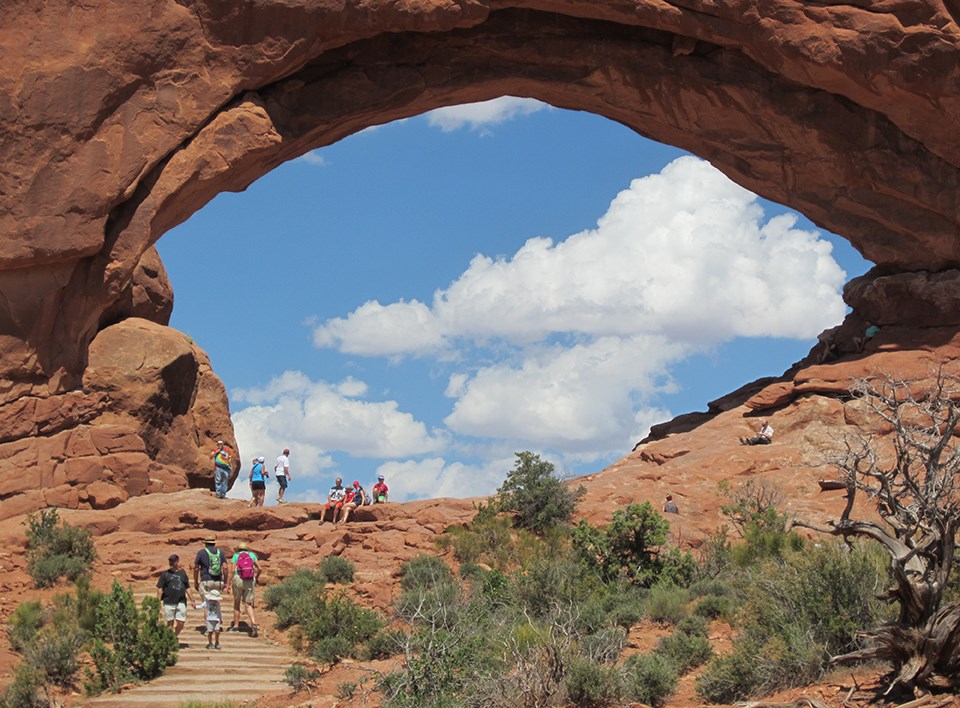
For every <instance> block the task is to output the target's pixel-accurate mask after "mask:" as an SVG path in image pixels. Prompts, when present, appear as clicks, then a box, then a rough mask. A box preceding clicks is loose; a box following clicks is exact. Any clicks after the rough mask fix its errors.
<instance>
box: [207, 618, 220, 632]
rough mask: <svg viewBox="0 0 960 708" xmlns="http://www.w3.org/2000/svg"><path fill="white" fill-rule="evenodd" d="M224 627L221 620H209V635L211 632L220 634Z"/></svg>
mask: <svg viewBox="0 0 960 708" xmlns="http://www.w3.org/2000/svg"><path fill="white" fill-rule="evenodd" d="M222 626H223V622H221V621H220V620H207V634H209V633H210V632H219V631H220V628H221V627H222Z"/></svg>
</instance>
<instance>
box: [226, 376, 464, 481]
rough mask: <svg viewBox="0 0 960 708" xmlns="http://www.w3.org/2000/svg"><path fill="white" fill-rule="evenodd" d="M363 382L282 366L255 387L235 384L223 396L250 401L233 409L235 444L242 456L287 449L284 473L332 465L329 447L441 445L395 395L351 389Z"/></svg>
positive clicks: (380, 450)
mask: <svg viewBox="0 0 960 708" xmlns="http://www.w3.org/2000/svg"><path fill="white" fill-rule="evenodd" d="M365 393H366V385H365V384H363V382H360V381H357V380H356V379H353V378H348V379H345V380H344V381H341V382H340V383H338V384H330V383H327V382H325V381H313V380H311V379H310V378H309V377H308V376H306V375H305V374H303V373H302V372H297V371H294V372H290V371H288V372H285V373H284V374H282V375H281V376H278V377H276V378H274V379H273V380H272V381H270V383H268V384H267V385H266V386H263V387H260V388H250V389H237V390H234V391H233V392H232V393H231V400H233V401H235V402H237V403H249V404H252V405H250V406H248V407H247V408H244V409H243V410H240V411H239V412H237V413H235V414H234V415H233V425H234V432H235V434H236V437H237V444H238V445H239V447H240V450H241V452H242V454H243V456H244V459H245V460H247V461H249V459H250V458H251V457H253V456H257V455H264V456H265V457H267V461H268V462H269V463H272V462H273V460H275V459H276V456H277V455H278V454H280V451H281V450H282V449H283V448H285V447H289V448H290V449H291V468H292V469H291V473H292V475H293V477H294V479H296V478H297V477H298V474H299V476H303V475H306V476H311V475H317V474H320V473H325V472H326V471H327V470H329V469H330V468H331V467H333V460H332V457H331V456H330V453H331V452H333V451H340V452H346V453H348V454H350V455H353V456H354V457H374V458H381V459H386V458H396V457H407V456H413V455H423V454H429V453H436V452H439V451H441V450H443V449H444V447H445V446H446V440H445V436H444V434H443V433H442V432H441V433H436V432H434V431H430V430H428V429H427V426H426V425H424V423H423V422H421V421H418V420H416V419H415V418H414V417H413V416H412V415H411V414H409V413H405V412H403V411H401V410H400V409H399V406H398V404H397V402H396V401H366V400H361V399H359V398H358V397H359V396H362V395H364V394H365Z"/></svg>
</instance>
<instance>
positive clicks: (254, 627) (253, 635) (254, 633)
mask: <svg viewBox="0 0 960 708" xmlns="http://www.w3.org/2000/svg"><path fill="white" fill-rule="evenodd" d="M258 634H260V632H259V630H258V629H257V625H253V629H251V630H250V636H251V637H256V636H257V635H258Z"/></svg>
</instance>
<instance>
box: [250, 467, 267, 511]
mask: <svg viewBox="0 0 960 708" xmlns="http://www.w3.org/2000/svg"><path fill="white" fill-rule="evenodd" d="M264 462H265V460H264V459H263V458H262V457H255V458H254V459H253V466H252V467H251V468H250V493H251V494H252V495H253V496H252V498H251V499H250V506H263V498H264V496H266V493H267V477H268V476H269V473H268V472H267V471H266V470H265V469H264V466H263V463H264Z"/></svg>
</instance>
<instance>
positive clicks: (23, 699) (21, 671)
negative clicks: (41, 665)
mask: <svg viewBox="0 0 960 708" xmlns="http://www.w3.org/2000/svg"><path fill="white" fill-rule="evenodd" d="M46 686H47V682H46V680H45V678H44V675H43V672H42V671H39V670H37V669H36V668H34V667H33V666H30V665H29V664H28V663H26V662H24V663H21V664H19V665H18V666H17V668H16V669H14V672H13V681H12V682H11V684H10V685H9V686H7V688H6V690H5V691H4V692H3V694H2V695H0V706H2V708H49V706H50V699H49V698H48V697H47V691H46Z"/></svg>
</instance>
